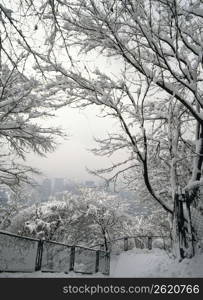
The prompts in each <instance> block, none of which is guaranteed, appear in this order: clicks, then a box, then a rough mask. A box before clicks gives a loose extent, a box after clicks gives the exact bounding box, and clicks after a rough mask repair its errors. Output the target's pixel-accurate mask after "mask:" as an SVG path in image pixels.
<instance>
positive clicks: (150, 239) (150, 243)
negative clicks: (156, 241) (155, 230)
mask: <svg viewBox="0 0 203 300" xmlns="http://www.w3.org/2000/svg"><path fill="white" fill-rule="evenodd" d="M147 244H148V249H149V250H152V237H151V236H148V243H147Z"/></svg>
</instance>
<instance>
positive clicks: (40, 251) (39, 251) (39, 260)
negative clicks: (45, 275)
mask: <svg viewBox="0 0 203 300" xmlns="http://www.w3.org/2000/svg"><path fill="white" fill-rule="evenodd" d="M43 244H44V241H43V240H39V242H38V247H37V256H36V262H35V271H39V270H41V267H42V254H43Z"/></svg>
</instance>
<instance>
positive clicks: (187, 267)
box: [0, 249, 203, 278]
mask: <svg viewBox="0 0 203 300" xmlns="http://www.w3.org/2000/svg"><path fill="white" fill-rule="evenodd" d="M5 277H10V278H14V277H16V278H17V277H31V278H33V277H34V278H35V277H40V278H42V277H50V278H51V277H52V278H54V277H55V278H60V277H63V278H65V277H108V276H104V275H102V274H100V273H97V274H93V275H84V274H76V273H74V272H70V273H68V274H64V273H43V272H34V273H0V278H5ZM110 277H138V278H139V277H160V278H162V277H189V278H190V277H203V254H200V255H197V256H196V257H194V258H193V259H184V260H183V261H182V262H180V263H179V262H178V261H177V260H175V259H173V258H171V257H169V255H168V254H167V253H166V252H165V251H163V250H160V249H153V250H146V249H133V250H130V251H127V252H123V253H121V254H120V255H112V257H111V273H110Z"/></svg>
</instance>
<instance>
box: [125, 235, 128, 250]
mask: <svg viewBox="0 0 203 300" xmlns="http://www.w3.org/2000/svg"><path fill="white" fill-rule="evenodd" d="M124 251H128V237H124Z"/></svg>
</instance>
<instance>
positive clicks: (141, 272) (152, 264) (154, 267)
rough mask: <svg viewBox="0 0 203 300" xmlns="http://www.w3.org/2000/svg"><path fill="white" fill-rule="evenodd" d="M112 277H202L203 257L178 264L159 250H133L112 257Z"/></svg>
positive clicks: (185, 260)
mask: <svg viewBox="0 0 203 300" xmlns="http://www.w3.org/2000/svg"><path fill="white" fill-rule="evenodd" d="M111 276H112V277H203V255H199V256H197V257H195V258H194V259H192V260H191V259H184V260H183V261H182V262H180V263H179V262H178V261H177V260H174V259H173V258H170V257H169V256H168V254H167V253H166V252H165V251H163V250H160V249H153V250H140V249H133V250H130V251H127V252H123V253H121V254H120V255H119V256H117V257H115V256H113V257H112V262H111Z"/></svg>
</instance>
